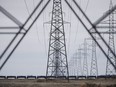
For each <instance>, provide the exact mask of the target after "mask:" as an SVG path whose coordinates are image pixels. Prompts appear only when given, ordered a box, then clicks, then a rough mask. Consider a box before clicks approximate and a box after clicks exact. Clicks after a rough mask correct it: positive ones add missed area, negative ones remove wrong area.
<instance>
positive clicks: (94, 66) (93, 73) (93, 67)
mask: <svg viewBox="0 0 116 87" xmlns="http://www.w3.org/2000/svg"><path fill="white" fill-rule="evenodd" d="M95 37H96V36H95ZM97 75H98V67H97V56H96V43H95V41H94V40H92V59H91V69H90V76H97Z"/></svg>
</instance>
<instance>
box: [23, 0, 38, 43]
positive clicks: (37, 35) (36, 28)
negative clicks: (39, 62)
mask: <svg viewBox="0 0 116 87" xmlns="http://www.w3.org/2000/svg"><path fill="white" fill-rule="evenodd" d="M24 3H25V6H26V9H27V13H28V15H30V12H29V8H28V5H27V2H26V0H24ZM33 7H34V8H35V5H34V0H33ZM35 16H36V15H35ZM31 20H33V19H32V18H31ZM37 29H38V26H37V23H36V30H37ZM37 37H38V41H39V42H40V40H39V33H38V30H37Z"/></svg>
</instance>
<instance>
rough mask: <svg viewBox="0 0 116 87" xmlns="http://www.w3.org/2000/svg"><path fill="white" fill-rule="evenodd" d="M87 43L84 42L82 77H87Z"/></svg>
mask: <svg viewBox="0 0 116 87" xmlns="http://www.w3.org/2000/svg"><path fill="white" fill-rule="evenodd" d="M87 50H88V48H87V41H86V39H85V40H84V59H83V76H88V63H87Z"/></svg>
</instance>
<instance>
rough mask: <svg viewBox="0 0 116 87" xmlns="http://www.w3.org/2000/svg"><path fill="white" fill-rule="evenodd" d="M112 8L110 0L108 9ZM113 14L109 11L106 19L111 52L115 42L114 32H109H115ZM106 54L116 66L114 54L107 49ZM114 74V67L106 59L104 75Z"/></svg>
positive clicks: (115, 72)
mask: <svg viewBox="0 0 116 87" xmlns="http://www.w3.org/2000/svg"><path fill="white" fill-rule="evenodd" d="M112 8H113V3H112V0H111V1H110V6H109V10H111V9H112ZM114 15H116V13H114V12H113V13H111V14H110V15H109V20H108V21H107V22H108V24H109V46H110V48H111V49H112V50H113V52H114V53H115V43H114V34H113V33H111V32H115V29H116V28H114V26H115V25H116V20H114ZM108 56H109V57H110V59H111V60H112V62H113V63H114V64H115V66H116V59H115V57H114V55H112V54H111V52H110V51H109V49H108ZM115 74H116V70H115V69H114V67H113V66H112V65H111V63H110V62H109V60H107V64H106V75H115Z"/></svg>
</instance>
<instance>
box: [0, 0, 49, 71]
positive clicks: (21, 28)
mask: <svg viewBox="0 0 116 87" xmlns="http://www.w3.org/2000/svg"><path fill="white" fill-rule="evenodd" d="M42 2H43V0H41V1H40V2H39V3H38V5H37V6H36V7H35V9H34V10H33V12H32V13H31V14H30V16H29V17H28V18H27V20H26V21H25V23H24V24H22V23H21V22H20V21H18V19H16V18H15V17H14V16H12V15H11V14H10V13H9V12H7V11H6V10H5V9H4V8H3V7H1V6H0V11H1V12H2V13H3V14H4V15H6V16H7V17H8V18H9V19H11V20H12V21H13V22H14V23H15V24H17V26H18V27H0V29H17V28H18V31H17V32H1V34H15V36H14V37H13V39H12V40H11V41H10V43H9V44H8V46H7V47H6V48H5V50H4V51H3V53H2V54H1V55H0V59H2V58H3V57H4V56H5V54H6V53H7V52H9V49H11V50H10V52H9V53H8V54H7V56H5V60H4V62H3V63H2V64H1V66H0V71H1V70H2V68H3V67H4V65H5V64H6V62H7V61H8V60H9V58H10V57H11V55H12V54H13V52H14V51H15V50H16V48H17V47H18V45H19V44H20V43H21V41H22V40H23V39H24V37H25V36H26V35H27V33H28V32H29V30H30V29H31V27H32V26H33V24H34V23H35V22H36V20H37V19H38V18H39V17H40V15H41V13H42V12H43V11H44V9H45V8H46V7H47V5H48V4H49V2H50V0H48V1H47V2H46V3H45V5H44V6H43V7H42V8H41V9H40V11H39V12H38V14H37V16H36V17H35V18H34V19H33V21H32V22H31V23H30V20H31V17H32V16H34V14H35V12H36V11H37V9H39V8H40V5H41V4H42ZM27 25H28V27H27V29H25V26H27ZM20 34H21V37H20V38H19V35H20ZM17 38H19V40H18V41H17V40H16V39H17ZM16 41H17V42H16ZM13 43H16V44H13Z"/></svg>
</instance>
